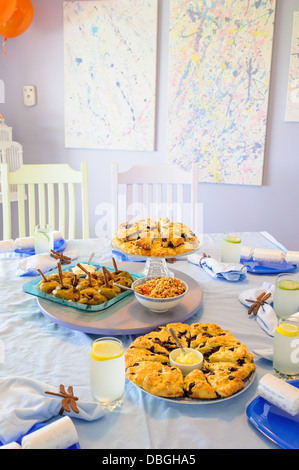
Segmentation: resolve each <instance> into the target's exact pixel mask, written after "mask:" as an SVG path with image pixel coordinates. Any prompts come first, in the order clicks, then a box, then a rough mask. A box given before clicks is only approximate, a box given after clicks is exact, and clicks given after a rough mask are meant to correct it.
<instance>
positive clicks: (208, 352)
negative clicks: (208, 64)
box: [125, 323, 256, 400]
mask: <svg viewBox="0 0 299 470" xmlns="http://www.w3.org/2000/svg"><path fill="white" fill-rule="evenodd" d="M170 327H171V328H172V329H173V330H174V331H175V333H176V335H177V336H178V337H179V338H180V339H181V341H182V343H183V346H185V347H191V348H194V349H198V350H200V351H203V354H204V362H203V367H202V369H201V370H198V369H195V370H193V371H192V372H191V373H189V374H188V375H186V376H183V374H182V372H181V370H180V369H179V368H178V367H171V366H170V365H169V354H170V352H171V351H172V350H173V349H175V348H176V344H175V343H174V341H173V339H172V337H171V336H170V334H169V331H168V328H170ZM253 358H254V355H253V354H252V353H251V352H250V351H249V349H248V348H247V346H246V345H245V344H242V343H241V342H240V341H239V340H238V339H237V338H235V336H233V334H232V333H231V332H230V331H228V330H223V329H222V328H221V327H220V326H218V325H216V324H214V323H193V324H191V325H187V324H185V323H169V324H167V325H165V326H160V327H159V328H157V329H156V330H154V331H152V332H150V333H147V334H145V335H144V336H139V337H137V338H136V339H135V340H134V341H133V342H132V343H131V345H130V347H129V348H128V349H127V351H126V352H125V364H126V377H127V378H128V379H129V380H130V381H132V382H133V383H135V384H136V385H138V386H139V387H141V388H143V389H144V390H145V391H147V392H149V393H151V394H152V395H156V396H160V397H164V398H166V397H168V398H181V399H182V398H183V397H186V398H188V399H191V400H192V399H201V400H215V399H219V398H227V397H229V396H231V395H233V394H235V393H237V392H238V391H240V390H242V388H243V387H244V385H245V382H244V381H246V380H247V379H248V378H249V376H250V375H251V374H252V372H253V371H254V370H255V369H256V366H255V364H254V362H253Z"/></svg>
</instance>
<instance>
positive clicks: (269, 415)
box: [246, 380, 299, 449]
mask: <svg viewBox="0 0 299 470" xmlns="http://www.w3.org/2000/svg"><path fill="white" fill-rule="evenodd" d="M288 383H290V384H291V385H293V386H294V387H296V388H299V380H290V381H289V382H288ZM246 413H247V417H248V419H249V421H250V422H251V423H252V424H253V425H254V426H255V427H256V428H257V429H258V430H259V431H260V432H261V433H263V434H264V435H265V436H266V437H268V438H269V439H271V441H273V442H275V443H276V444H278V445H279V446H280V447H282V448H283V449H299V414H297V415H296V416H292V415H290V414H289V413H286V412H285V411H283V410H281V409H280V408H278V407H277V406H276V405H273V404H272V403H270V402H269V401H267V400H265V399H264V398H263V397H261V396H258V397H256V398H255V399H254V400H253V401H252V402H251V403H250V404H249V405H248V407H247V410H246Z"/></svg>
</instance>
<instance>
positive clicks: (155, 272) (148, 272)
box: [112, 245, 199, 277]
mask: <svg viewBox="0 0 299 470" xmlns="http://www.w3.org/2000/svg"><path fill="white" fill-rule="evenodd" d="M112 246H113V249H114V250H116V251H119V252H120V253H122V254H124V255H126V256H133V257H134V258H137V259H140V261H141V260H145V266H144V269H143V271H142V273H143V274H144V275H145V276H163V277H164V276H167V277H174V274H173V272H172V271H170V269H169V268H168V266H167V262H166V261H167V259H173V258H175V259H178V260H180V258H186V256H188V255H191V254H192V253H195V252H196V251H197V250H198V249H199V247H197V248H195V249H194V250H190V251H187V252H186V253H182V254H179V255H175V256H166V257H165V256H163V257H162V256H142V255H135V254H130V253H127V252H126V251H124V250H122V249H121V248H119V247H118V246H115V245H112Z"/></svg>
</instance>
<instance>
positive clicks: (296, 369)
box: [273, 318, 299, 380]
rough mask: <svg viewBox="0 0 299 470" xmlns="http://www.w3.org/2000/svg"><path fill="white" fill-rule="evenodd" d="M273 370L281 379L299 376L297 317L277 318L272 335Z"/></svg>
mask: <svg viewBox="0 0 299 470" xmlns="http://www.w3.org/2000/svg"><path fill="white" fill-rule="evenodd" d="M273 370H274V373H275V375H277V376H278V377H280V378H282V379H288V380H291V379H296V378H297V379H298V378H299V319H294V318H287V319H285V320H279V322H278V325H277V328H276V331H275V336H274V347H273Z"/></svg>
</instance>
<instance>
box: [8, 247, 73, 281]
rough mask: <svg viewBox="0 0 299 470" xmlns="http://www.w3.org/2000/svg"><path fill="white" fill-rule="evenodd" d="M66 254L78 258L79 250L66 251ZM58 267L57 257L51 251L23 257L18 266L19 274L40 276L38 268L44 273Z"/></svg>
mask: <svg viewBox="0 0 299 470" xmlns="http://www.w3.org/2000/svg"><path fill="white" fill-rule="evenodd" d="M63 254H64V256H68V257H69V258H71V260H74V259H76V258H78V254H79V253H78V250H73V251H66V252H64V253H63ZM55 268H57V259H55V258H53V257H52V256H51V255H49V253H40V254H38V255H33V256H29V257H26V258H22V259H20V261H19V264H18V268H17V275H18V276H39V275H40V274H39V273H38V272H37V269H40V270H41V271H42V272H43V273H46V272H48V271H51V270H52V269H55Z"/></svg>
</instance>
